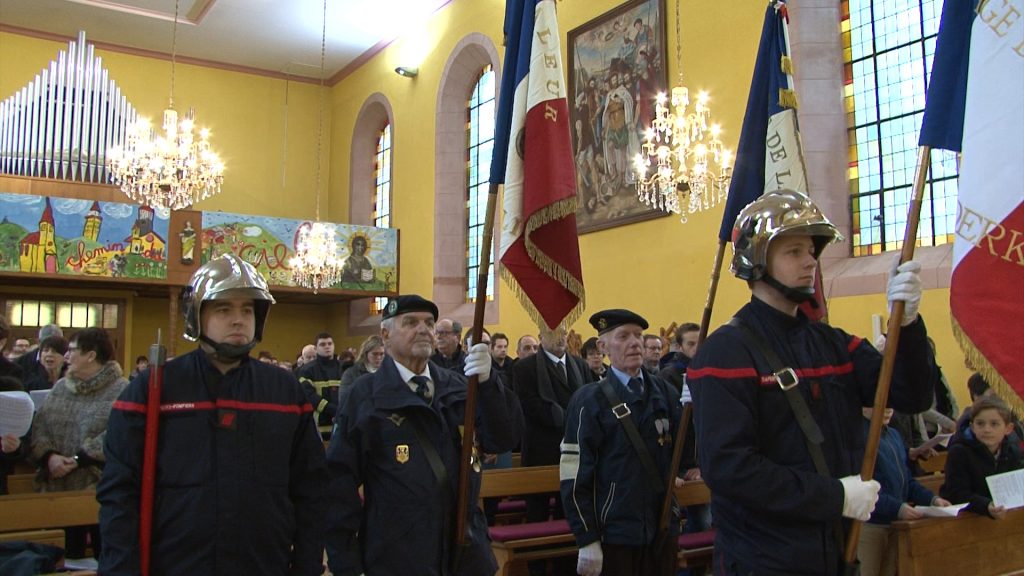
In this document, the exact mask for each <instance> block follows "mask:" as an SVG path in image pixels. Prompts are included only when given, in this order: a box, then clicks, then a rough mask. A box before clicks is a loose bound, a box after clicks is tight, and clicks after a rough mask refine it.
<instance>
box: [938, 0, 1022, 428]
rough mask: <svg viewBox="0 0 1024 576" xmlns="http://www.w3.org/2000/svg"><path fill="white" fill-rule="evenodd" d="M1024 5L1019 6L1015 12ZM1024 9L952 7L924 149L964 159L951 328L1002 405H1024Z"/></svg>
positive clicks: (969, 3)
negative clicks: (1003, 401)
mask: <svg viewBox="0 0 1024 576" xmlns="http://www.w3.org/2000/svg"><path fill="white" fill-rule="evenodd" d="M1014 4H1017V7H1016V8H1015V7H1014ZM1021 9H1024V6H1022V5H1020V3H1019V2H1017V3H1015V2H980V3H979V2H976V1H975V0H946V1H945V3H944V5H943V7H942V22H941V24H940V25H939V35H938V39H937V42H936V47H935V60H934V65H933V67H932V75H931V83H930V85H929V87H928V98H927V100H926V102H925V112H924V121H923V123H922V126H921V138H920V144H921V145H922V146H931V147H934V148H943V149H946V150H955V151H959V152H961V159H960V179H959V182H958V185H959V197H958V199H957V204H958V206H957V218H956V228H955V234H956V236H955V238H954V241H953V277H952V280H951V287H950V297H949V299H950V309H951V311H952V314H953V331H954V333H955V334H956V337H957V339H958V340H959V341H960V345H961V347H962V348H963V349H964V353H965V354H966V355H967V357H968V359H969V360H970V361H971V363H972V364H973V365H974V366H975V368H976V369H978V370H979V371H980V372H981V373H982V374H983V375H984V376H985V379H986V380H988V382H989V384H990V385H991V386H992V387H993V388H994V389H995V390H996V391H997V392H998V393H999V394H1000V396H1002V397H1003V398H1004V399H1006V400H1007V401H1009V402H1010V403H1011V404H1014V405H1015V406H1016V408H1017V409H1018V410H1020V409H1022V408H1024V401H1022V400H1021V399H1022V398H1024V362H1021V350H1022V346H1021V341H1022V339H1024V301H1022V298H1021V295H1022V294H1024V20H1021V19H1020V18H1019V15H1020V10H1021Z"/></svg>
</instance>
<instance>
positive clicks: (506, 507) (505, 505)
mask: <svg viewBox="0 0 1024 576" xmlns="http://www.w3.org/2000/svg"><path fill="white" fill-rule="evenodd" d="M512 512H526V500H502V501H501V502H498V514H509V513H512Z"/></svg>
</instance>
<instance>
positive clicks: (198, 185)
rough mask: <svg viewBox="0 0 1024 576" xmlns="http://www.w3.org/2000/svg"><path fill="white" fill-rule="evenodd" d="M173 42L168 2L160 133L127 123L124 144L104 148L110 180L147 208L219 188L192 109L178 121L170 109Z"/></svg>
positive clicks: (181, 202)
mask: <svg viewBox="0 0 1024 576" xmlns="http://www.w3.org/2000/svg"><path fill="white" fill-rule="evenodd" d="M177 43H178V3H177V2H175V4H174V34H173V40H172V44H171V96H170V100H169V102H168V106H167V109H166V110H164V118H163V126H162V127H163V133H162V134H157V133H156V132H155V131H154V130H153V128H152V126H151V125H150V123H149V120H148V119H146V118H139V119H138V120H137V121H136V122H134V123H132V124H131V125H129V126H128V128H127V131H126V134H125V145H124V148H121V147H120V146H115V147H113V148H111V149H110V150H108V151H107V166H108V169H109V170H110V175H111V178H112V179H113V181H114V183H115V184H119V185H120V187H121V191H122V192H124V193H125V194H127V195H128V197H129V198H131V199H132V200H134V201H135V202H138V203H139V204H144V205H148V206H153V207H159V208H164V209H168V210H181V209H182V208H187V207H188V206H191V205H192V204H193V203H195V202H198V201H200V200H203V199H205V198H209V197H210V196H213V195H214V194H217V193H218V192H220V185H221V183H222V182H223V181H224V163H223V162H221V160H220V158H219V157H218V156H217V153H216V152H214V151H213V150H212V149H211V148H210V131H209V130H207V129H205V128H204V129H201V130H198V134H197V128H196V126H195V112H194V111H193V110H191V109H190V110H189V113H188V115H187V116H186V117H185V118H183V119H182V120H181V121H180V122H179V121H178V113H177V112H176V111H175V110H174V68H175V61H176V59H177V56H176V53H177V47H178V46H177Z"/></svg>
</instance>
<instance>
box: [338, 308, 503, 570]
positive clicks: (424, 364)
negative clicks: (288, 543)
mask: <svg viewBox="0 0 1024 576" xmlns="http://www.w3.org/2000/svg"><path fill="white" fill-rule="evenodd" d="M436 320H437V306H435V305H434V303H433V302H430V301H429V300H425V299H423V298H421V297H419V296H416V295H406V296H399V297H397V298H393V299H392V300H391V301H389V302H388V305H387V306H385V308H384V312H383V321H382V322H381V336H382V337H383V339H384V343H385V347H386V348H387V352H388V355H387V356H386V357H385V358H384V362H383V364H381V367H380V369H379V370H378V371H377V372H375V373H373V374H366V375H364V376H361V377H360V378H359V379H358V380H356V381H355V382H354V383H353V384H352V385H351V386H348V387H346V388H345V389H344V390H343V391H342V397H341V400H340V406H339V409H338V416H337V430H336V431H335V433H334V436H333V437H332V439H331V444H330V447H329V448H328V451H327V465H328V468H329V470H330V476H331V480H330V487H329V490H328V499H329V504H328V519H327V533H328V540H327V541H328V545H327V558H328V564H329V566H330V569H331V571H332V572H333V573H334V574H335V576H359V575H360V574H365V575H366V576H406V575H408V574H416V575H418V576H483V575H487V574H494V572H495V571H496V570H497V563H496V561H495V559H494V554H493V553H492V552H491V548H490V538H489V537H488V534H487V523H486V521H485V519H484V514H483V511H482V510H480V508H479V506H477V501H478V499H479V494H480V470H479V467H478V466H479V464H477V465H476V466H475V467H474V470H473V471H471V473H470V486H458V478H459V462H460V459H459V455H460V449H461V445H462V438H461V426H462V424H463V422H464V420H463V418H464V414H465V412H464V411H465V404H466V379H465V377H463V375H462V374H458V373H455V372H452V371H450V370H445V369H442V368H439V367H438V366H437V365H435V364H434V363H433V362H430V361H428V358H429V357H430V354H431V352H432V351H433V348H434V323H435V322H436ZM465 374H466V376H473V375H475V376H477V377H478V380H479V383H478V387H477V414H476V422H477V426H478V428H477V432H478V436H477V447H478V449H479V450H480V451H482V452H488V453H500V452H505V451H507V450H510V449H511V448H512V447H514V446H515V444H516V442H518V440H519V434H520V430H521V428H522V412H521V411H520V409H519V403H518V402H517V400H516V397H515V394H513V393H512V392H511V391H509V390H507V389H506V388H505V387H504V386H503V385H502V383H501V379H500V378H496V377H491V357H490V353H489V352H488V347H487V344H484V343H480V344H476V345H474V346H473V347H472V348H471V349H470V353H469V354H468V355H467V357H466V364H465ZM476 462H477V463H478V462H479V459H478V458H477V460H476ZM360 486H362V495H360V490H359V488H360ZM464 490H468V492H469V504H470V508H471V518H469V520H468V522H467V523H466V524H467V525H466V527H467V530H468V539H467V543H468V546H467V547H466V549H464V550H462V551H461V554H460V555H458V562H457V563H456V557H457V555H456V550H455V549H454V541H453V540H454V531H455V530H454V524H455V506H456V501H457V495H458V494H459V493H460V491H464Z"/></svg>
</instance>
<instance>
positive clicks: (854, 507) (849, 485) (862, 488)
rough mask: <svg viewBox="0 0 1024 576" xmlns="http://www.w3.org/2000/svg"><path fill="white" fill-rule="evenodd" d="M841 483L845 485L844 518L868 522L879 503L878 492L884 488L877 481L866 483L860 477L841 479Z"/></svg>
mask: <svg viewBox="0 0 1024 576" xmlns="http://www.w3.org/2000/svg"><path fill="white" fill-rule="evenodd" d="M839 482H841V483H842V485H843V516H844V517H845V518H853V519H854V520H860V521H861V522H867V521H868V520H869V519H870V518H871V512H872V511H874V509H875V503H876V502H878V491H879V489H881V487H882V486H881V485H880V484H879V483H878V482H877V481H876V480H868V481H867V482H865V481H863V480H861V479H860V476H847V477H845V478H840V479H839Z"/></svg>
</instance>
